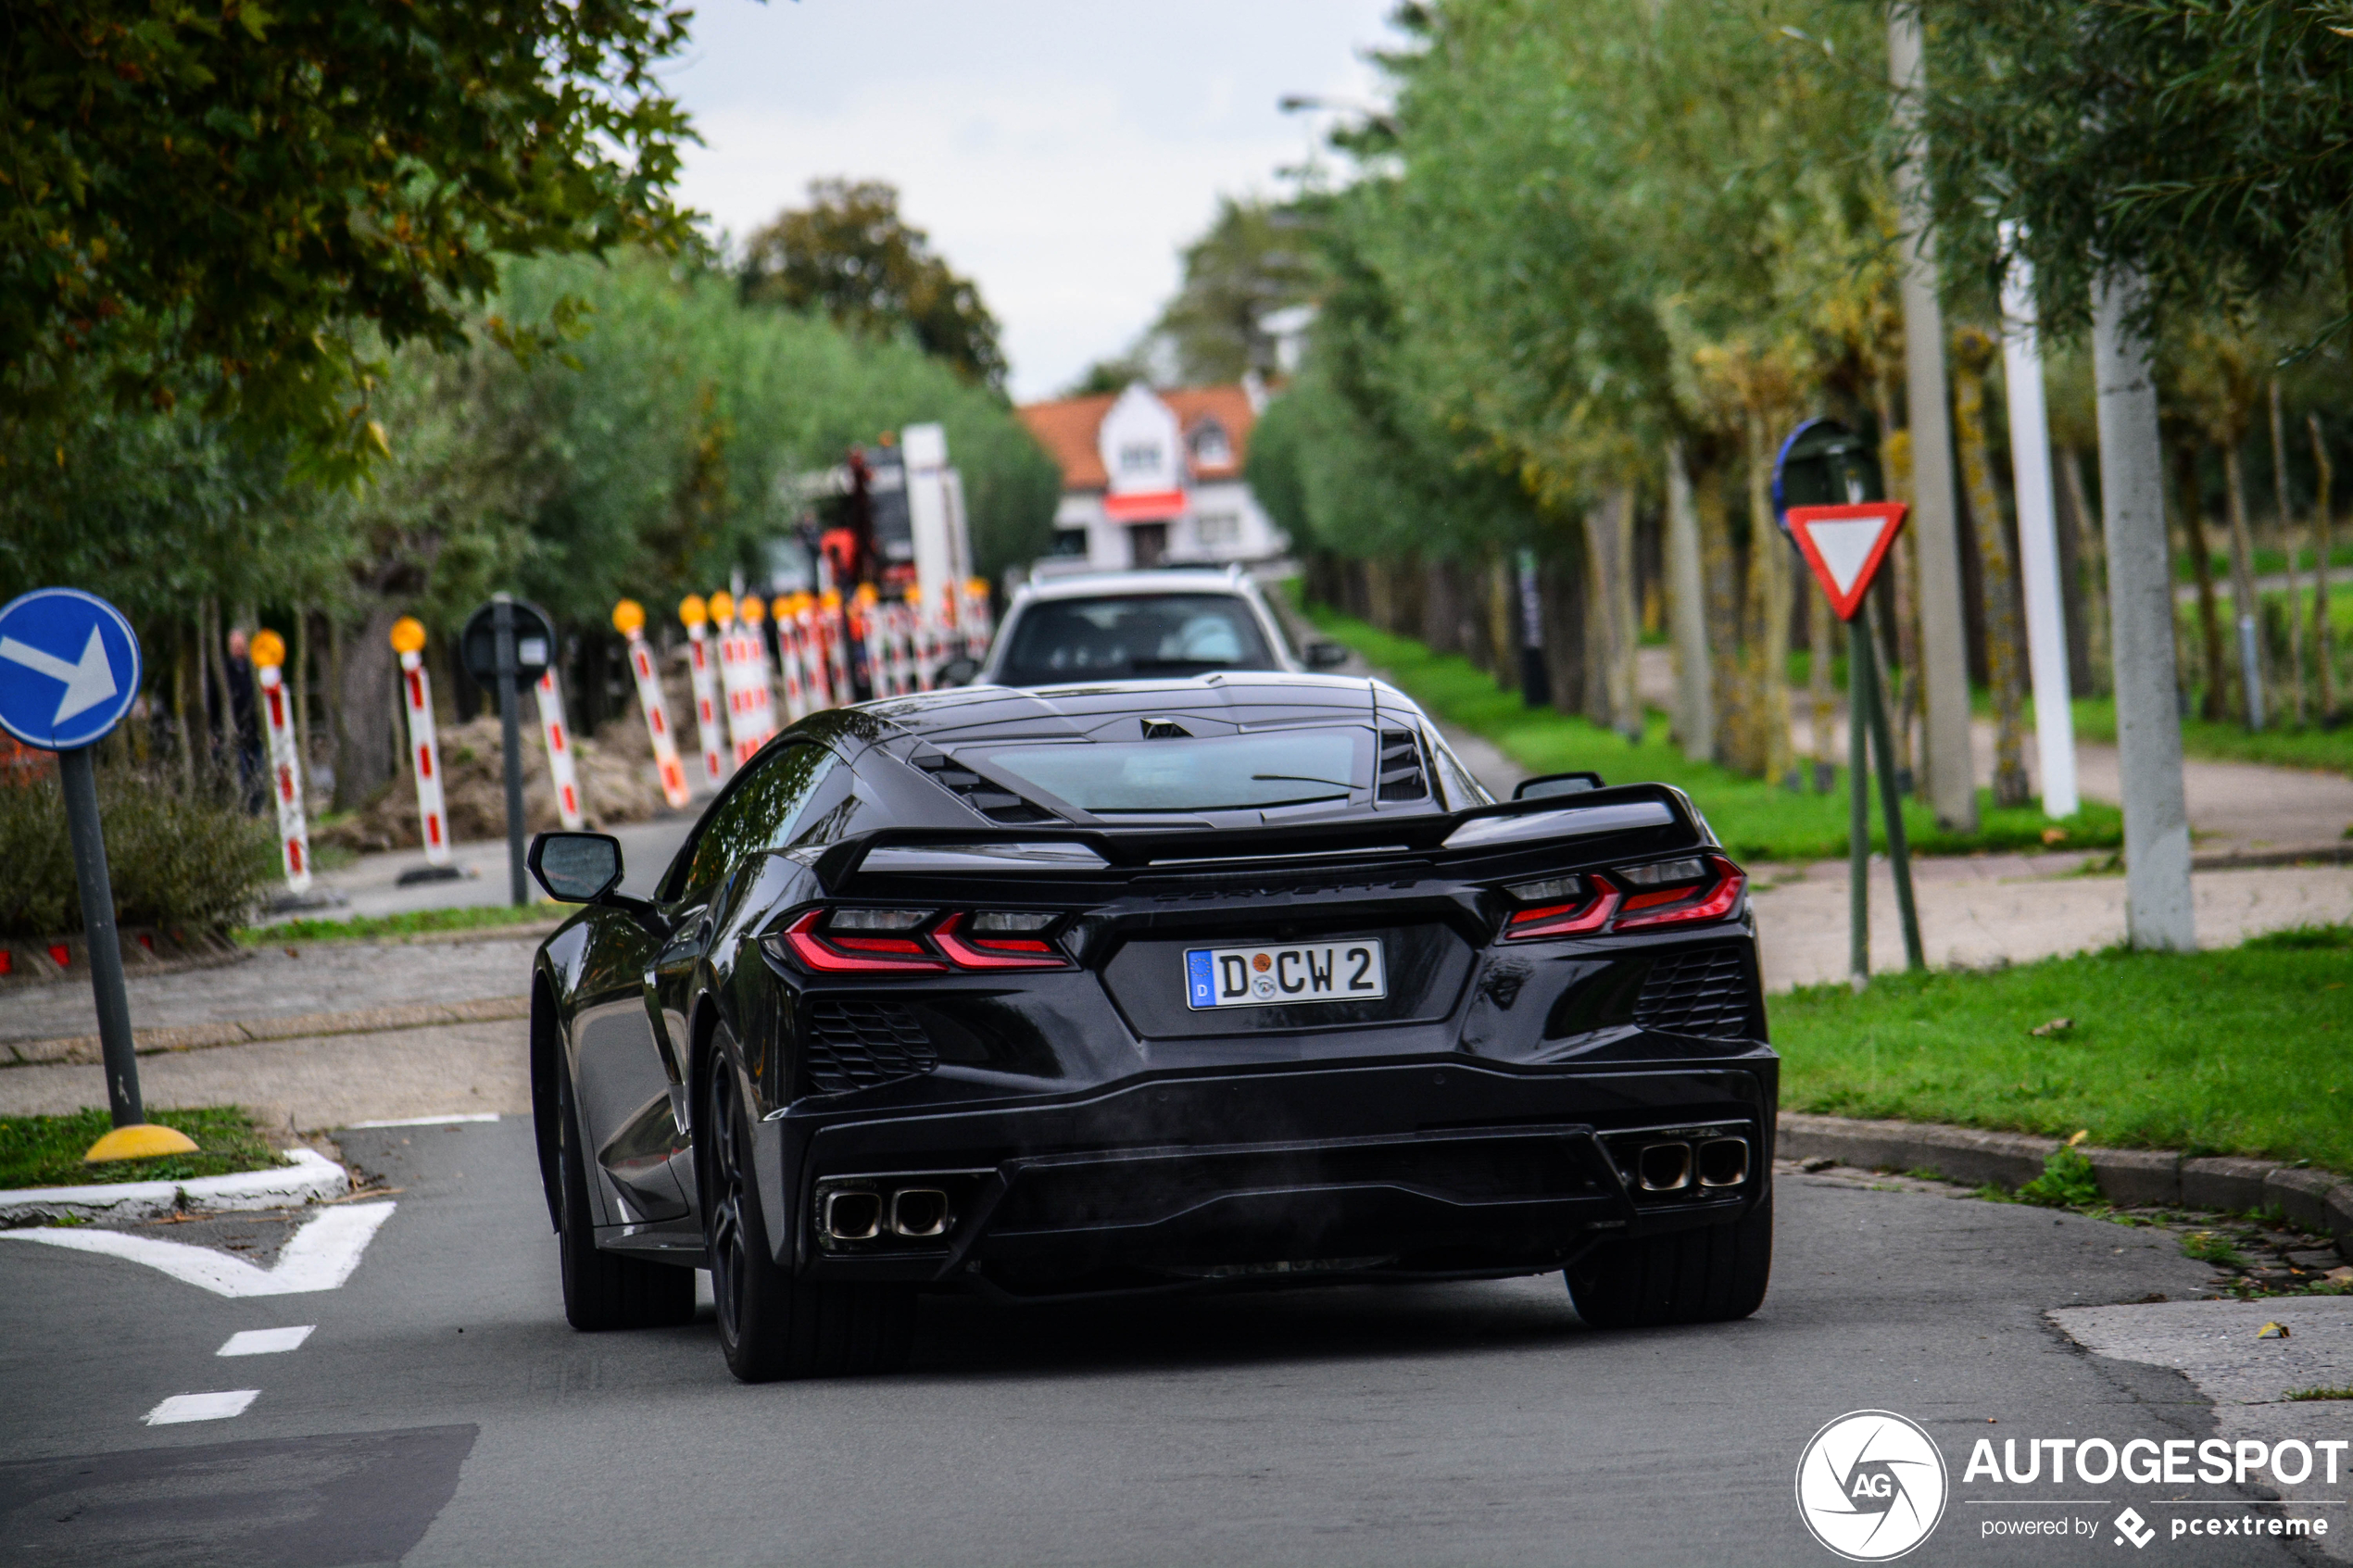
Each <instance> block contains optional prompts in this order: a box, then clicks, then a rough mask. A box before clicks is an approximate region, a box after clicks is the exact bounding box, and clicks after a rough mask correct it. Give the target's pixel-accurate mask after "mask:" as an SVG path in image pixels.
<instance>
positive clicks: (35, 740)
mask: <svg viewBox="0 0 2353 1568" xmlns="http://www.w3.org/2000/svg"><path fill="white" fill-rule="evenodd" d="M138 696H139V639H138V637H137V636H135V635H133V634H132V630H131V622H130V621H125V620H124V619H123V618H122V612H121V611H120V610H119V609H117V608H115V607H114V606H112V605H110V604H108V603H107V601H106V600H104V599H102V598H100V597H98V596H96V595H95V594H85V593H83V592H82V590H81V589H79V588H35V589H34V590H33V591H32V592H31V593H30V594H25V595H21V596H19V597H17V598H14V599H11V600H9V601H8V603H7V604H6V605H5V606H0V729H5V730H6V731H7V732H8V733H9V734H12V735H14V736H16V737H17V739H19V740H20V741H22V742H24V744H25V745H27V746H39V747H40V748H41V749H42V750H44V751H72V750H75V749H76V748H78V747H81V746H88V745H90V744H91V743H93V742H94V741H97V740H100V739H103V738H104V737H105V735H106V734H107V731H108V730H111V729H113V728H114V727H115V725H116V723H117V722H119V721H120V720H121V718H122V716H123V715H124V714H125V713H127V712H129V711H130V710H131V705H132V702H134V701H135V700H137V698H138Z"/></svg>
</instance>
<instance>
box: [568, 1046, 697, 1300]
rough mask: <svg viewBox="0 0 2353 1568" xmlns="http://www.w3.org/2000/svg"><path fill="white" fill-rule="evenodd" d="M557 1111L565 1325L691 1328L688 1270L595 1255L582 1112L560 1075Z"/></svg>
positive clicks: (691, 1286)
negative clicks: (683, 1326) (581, 1129)
mask: <svg viewBox="0 0 2353 1568" xmlns="http://www.w3.org/2000/svg"><path fill="white" fill-rule="evenodd" d="M559 1073H561V1070H560V1069H559ZM556 1110H557V1123H558V1125H557V1128H556V1139H557V1143H556V1164H557V1179H558V1185H559V1187H560V1198H561V1204H560V1207H561V1209H562V1219H561V1223H559V1224H558V1225H557V1226H556V1240H557V1245H558V1247H559V1248H560V1249H561V1255H562V1260H563V1278H564V1318H565V1320H566V1321H567V1322H569V1323H571V1324H572V1326H573V1327H574V1328H577V1329H582V1330H585V1331H588V1332H595V1331H598V1330H601V1329H609V1328H667V1327H670V1326H672V1325H673V1324H676V1323H691V1322H693V1321H694V1316H695V1271H694V1270H692V1269H682V1268H677V1267H675V1266H673V1265H672V1264H669V1263H657V1262H654V1261H650V1260H648V1259H645V1258H632V1257H630V1256H628V1255H627V1254H625V1253H620V1252H606V1251H602V1250H599V1249H598V1246H597V1237H596V1229H595V1225H596V1220H595V1213H594V1210H591V1209H590V1208H589V1207H588V1168H587V1165H586V1162H585V1158H584V1153H583V1150H582V1148H581V1138H580V1112H579V1109H578V1108H577V1107H576V1106H574V1105H573V1098H572V1086H571V1084H570V1083H569V1082H568V1081H566V1080H565V1079H563V1078H562V1077H561V1076H560V1077H559V1080H558V1088H557V1100H556Z"/></svg>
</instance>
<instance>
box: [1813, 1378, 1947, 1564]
mask: <svg viewBox="0 0 2353 1568" xmlns="http://www.w3.org/2000/svg"><path fill="white" fill-rule="evenodd" d="M1947 1493H1948V1483H1947V1481H1946V1478H1945V1474H1944V1455H1943V1454H1941V1453H1939V1452H1937V1449H1936V1443H1935V1441H1934V1440H1933V1439H1932V1438H1931V1437H1930V1436H1929V1435H1928V1434H1927V1433H1926V1432H1924V1431H1922V1430H1921V1429H1920V1427H1919V1424H1917V1423H1915V1422H1912V1421H1909V1420H1907V1419H1906V1418H1905V1417H1903V1416H1900V1415H1897V1414H1896V1413H1895V1412H1894V1411H1848V1412H1847V1413H1846V1414H1844V1415H1843V1416H1840V1417H1839V1418H1838V1419H1837V1420H1836V1421H1833V1422H1831V1423H1830V1424H1828V1425H1826V1426H1824V1427H1823V1428H1822V1429H1821V1430H1820V1431H1819V1432H1817V1433H1815V1434H1814V1436H1813V1440H1812V1441H1810V1442H1808V1443H1807V1444H1806V1451H1805V1452H1804V1453H1803V1454H1800V1455H1799V1456H1798V1461H1797V1513H1798V1517H1799V1518H1801V1519H1803V1520H1805V1521H1806V1529H1808V1530H1810V1531H1812V1532H1813V1535H1814V1538H1815V1539H1816V1540H1818V1541H1819V1542H1821V1543H1822V1545H1823V1546H1825V1547H1827V1548H1829V1549H1831V1551H1833V1552H1835V1553H1837V1554H1838V1555H1839V1556H1841V1557H1843V1558H1845V1559H1846V1560H1847V1561H1848V1562H1891V1561H1893V1560H1894V1559H1895V1558H1898V1557H1901V1556H1903V1555H1904V1554H1905V1553H1906V1552H1907V1551H1909V1550H1911V1549H1913V1548H1914V1547H1916V1546H1918V1545H1919V1544H1920V1543H1921V1542H1922V1541H1924V1540H1926V1539H1928V1537H1929V1535H1930V1533H1931V1532H1932V1531H1933V1530H1934V1529H1935V1528H1936V1524H1937V1521H1938V1520H1940V1519H1942V1518H1944V1503H1945V1499H1946V1497H1947Z"/></svg>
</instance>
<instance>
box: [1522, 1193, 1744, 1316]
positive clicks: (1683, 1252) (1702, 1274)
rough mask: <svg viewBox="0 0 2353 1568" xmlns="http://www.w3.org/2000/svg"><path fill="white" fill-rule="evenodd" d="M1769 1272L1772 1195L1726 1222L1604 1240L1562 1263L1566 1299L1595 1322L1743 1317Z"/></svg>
mask: <svg viewBox="0 0 2353 1568" xmlns="http://www.w3.org/2000/svg"><path fill="white" fill-rule="evenodd" d="M1772 1270H1773V1198H1772V1195H1771V1194H1769V1193H1768V1194H1767V1195H1766V1197H1765V1199H1764V1201H1762V1202H1760V1203H1759V1204H1757V1205H1756V1207H1755V1208H1754V1209H1752V1210H1749V1211H1748V1213H1747V1214H1746V1215H1744V1216H1743V1217H1742V1219H1741V1220H1740V1221H1739V1222H1738V1223H1734V1224H1730V1225H1709V1226H1707V1227H1706V1228H1705V1229H1703V1230H1689V1231H1673V1232H1669V1233H1668V1234H1667V1235H1666V1236H1642V1237H1640V1238H1632V1239H1628V1240H1625V1241H1613V1242H1604V1243H1603V1244H1602V1245H1601V1246H1599V1247H1597V1248H1594V1249H1593V1250H1592V1251H1591V1252H1589V1253H1587V1254H1586V1255H1585V1256H1584V1257H1583V1258H1581V1259H1579V1261H1577V1262H1575V1263H1573V1264H1571V1265H1569V1267H1568V1269H1567V1278H1568V1298H1569V1299H1570V1301H1572V1302H1574V1303H1575V1304H1576V1307H1577V1315H1578V1316H1579V1317H1580V1318H1583V1319H1584V1320H1585V1321H1586V1322H1587V1323H1591V1324H1592V1325H1593V1326H1594V1327H1595V1328H1653V1327H1657V1326H1660V1325H1662V1324H1667V1323H1725V1322H1729V1321H1730V1320H1732V1319H1734V1318H1744V1317H1746V1316H1748V1315H1749V1314H1750V1313H1751V1312H1753V1311H1756V1309H1757V1307H1758V1306H1759V1305H1761V1304H1762V1303H1763V1301H1764V1299H1765V1285H1766V1281H1767V1279H1768V1276H1769V1275H1770V1274H1771V1273H1772Z"/></svg>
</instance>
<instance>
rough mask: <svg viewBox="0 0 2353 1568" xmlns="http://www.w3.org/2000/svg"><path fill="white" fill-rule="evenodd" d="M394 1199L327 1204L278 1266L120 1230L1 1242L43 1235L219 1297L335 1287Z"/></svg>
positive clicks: (28, 1233)
mask: <svg viewBox="0 0 2353 1568" xmlns="http://www.w3.org/2000/svg"><path fill="white" fill-rule="evenodd" d="M395 1207H396V1205H394V1204H392V1203H390V1202H384V1203H354V1204H351V1205H350V1206H348V1207H346V1208H341V1209H330V1210H327V1211H326V1212H325V1213H323V1214H321V1215H320V1216H319V1217H318V1218H317V1219H315V1220H312V1221H310V1222H309V1223H307V1224H305V1225H304V1226H303V1227H302V1228H301V1229H300V1230H298V1231H296V1232H295V1233H294V1235H293V1236H291V1237H289V1238H288V1240H287V1242H286V1245H285V1247H284V1248H283V1249H282V1250H281V1251H280V1252H279V1254H278V1261H277V1264H276V1266H274V1267H272V1268H268V1269H261V1268H257V1267H255V1266H254V1265H253V1264H251V1263H248V1262H246V1261H245V1260H244V1259H243V1258H232V1257H230V1256H229V1255H228V1254H227V1253H225V1252H215V1251H214V1250H213V1249H212V1248H209V1247H191V1246H189V1245H188V1244H187V1243H185V1242H180V1241H158V1240H157V1239H156V1238H155V1237H153V1236H126V1235H124V1234H123V1233H122V1232H120V1231H102V1230H80V1229H75V1230H57V1229H26V1230H13V1231H0V1241H6V1240H17V1241H38V1242H42V1243H44V1244H45V1245H47V1246H50V1247H63V1248H68V1249H69V1250H70V1251H75V1252H100V1253H104V1254H106V1255H107V1256H108V1257H113V1258H128V1259H130V1260H131V1261H132V1262H134V1263H145V1264H146V1265H147V1267H149V1268H151V1269H159V1270H161V1271H162V1272H163V1273H168V1274H170V1276H171V1277H172V1278H173V1279H176V1280H182V1281H185V1282H186V1283H187V1284H189V1285H196V1286H203V1287H204V1288H205V1289H207V1290H209V1291H211V1292H212V1293H213V1294H214V1295H215V1296H303V1295H308V1293H310V1292H311V1291H314V1290H333V1289H334V1288H335V1287H336V1286H340V1285H342V1284H343V1282H344V1281H345V1280H347V1279H349V1278H350V1277H351V1271H352V1270H354V1269H356V1268H358V1267H359V1255H360V1254H361V1253H363V1252H365V1251H366V1250H367V1249H368V1243H369V1242H370V1241H371V1240H372V1239H374V1237H375V1234H376V1228H377V1227H378V1226H379V1225H382V1224H383V1223H384V1222H385V1221H386V1220H388V1219H390V1218H392V1211H393V1210H394V1208H395Z"/></svg>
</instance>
